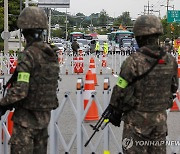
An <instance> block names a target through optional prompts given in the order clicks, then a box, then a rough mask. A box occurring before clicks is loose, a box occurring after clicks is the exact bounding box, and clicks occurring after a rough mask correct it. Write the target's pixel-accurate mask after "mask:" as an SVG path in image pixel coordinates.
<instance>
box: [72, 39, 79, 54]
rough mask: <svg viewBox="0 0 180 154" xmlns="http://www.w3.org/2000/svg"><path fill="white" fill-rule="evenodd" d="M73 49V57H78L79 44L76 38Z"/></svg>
mask: <svg viewBox="0 0 180 154" xmlns="http://www.w3.org/2000/svg"><path fill="white" fill-rule="evenodd" d="M71 48H72V50H73V56H77V55H78V49H79V44H78V42H77V39H76V38H74V40H73V42H72V44H71Z"/></svg>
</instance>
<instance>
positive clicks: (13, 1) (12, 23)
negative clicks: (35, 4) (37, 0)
mask: <svg viewBox="0 0 180 154" xmlns="http://www.w3.org/2000/svg"><path fill="white" fill-rule="evenodd" d="M23 6H24V4H23ZM19 13H20V2H19V0H9V1H8V14H9V16H8V21H9V23H8V24H9V31H13V30H16V29H17V18H18V16H19ZM3 30H4V0H0V32H2V31H3Z"/></svg>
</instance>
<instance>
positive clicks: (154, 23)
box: [133, 15, 163, 36]
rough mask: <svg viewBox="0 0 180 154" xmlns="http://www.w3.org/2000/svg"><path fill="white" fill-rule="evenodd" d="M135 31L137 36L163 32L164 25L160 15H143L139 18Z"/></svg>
mask: <svg viewBox="0 0 180 154" xmlns="http://www.w3.org/2000/svg"><path fill="white" fill-rule="evenodd" d="M133 32H134V35H135V36H144V35H152V34H163V27H162V24H161V21H160V20H159V18H158V17H156V16H154V15H142V16H140V17H138V18H137V20H136V22H135V24H134V28H133Z"/></svg>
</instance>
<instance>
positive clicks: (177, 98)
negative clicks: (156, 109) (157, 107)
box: [170, 91, 180, 111]
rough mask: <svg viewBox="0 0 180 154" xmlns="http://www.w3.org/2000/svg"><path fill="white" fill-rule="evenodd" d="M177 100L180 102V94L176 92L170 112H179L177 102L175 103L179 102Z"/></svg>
mask: <svg viewBox="0 0 180 154" xmlns="http://www.w3.org/2000/svg"><path fill="white" fill-rule="evenodd" d="M179 100H180V92H179V91H177V92H176V98H175V99H174V101H173V106H172V108H171V110H170V111H179V110H180V109H179V107H178V105H177V102H176V101H179Z"/></svg>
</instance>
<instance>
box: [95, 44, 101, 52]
mask: <svg viewBox="0 0 180 154" xmlns="http://www.w3.org/2000/svg"><path fill="white" fill-rule="evenodd" d="M99 49H100V45H99V42H96V47H95V50H96V51H97V50H98V51H99Z"/></svg>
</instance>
